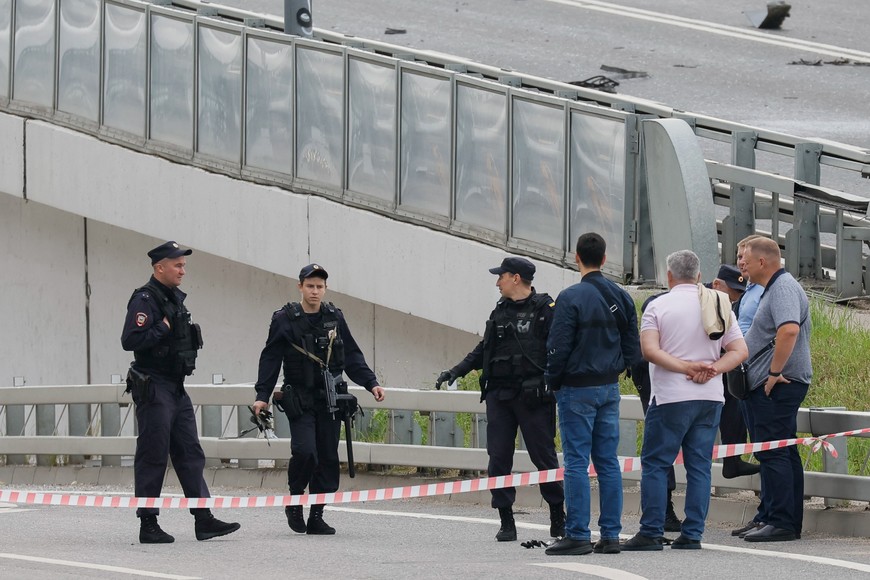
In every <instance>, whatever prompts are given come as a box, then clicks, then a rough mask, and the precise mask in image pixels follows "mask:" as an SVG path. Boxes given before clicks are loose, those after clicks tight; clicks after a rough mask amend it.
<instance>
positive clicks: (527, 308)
mask: <svg viewBox="0 0 870 580" xmlns="http://www.w3.org/2000/svg"><path fill="white" fill-rule="evenodd" d="M490 273H492V274H495V275H497V276H498V279H497V280H496V283H495V285H496V286H497V287H498V289H499V292H500V293H501V296H502V297H501V300H499V301H498V303H497V304H496V306H495V310H493V311H492V313H491V314H490V315H489V320H487V322H486V330H485V332H484V335H483V340H481V341H480V343H479V344H478V345H477V346H476V347H475V348H474V350H472V351H471V352H470V353H468V355H467V356H466V357H465V359H463V360H462V362H460V363H459V364H457V365H456V366H454V367H453V368H452V369H450V370H446V371H443V372H442V373H441V374H440V375H439V376H438V380H437V382H436V383H435V388H436V389H440V388H441V385H442V384H443V383H445V382H447V383H450V382H453V381H455V380H456V379H457V378H459V377H462V376H465V375H466V374H468V373H469V372H471V371H472V370H476V369H481V370H482V371H483V372H482V374H481V376H480V387H481V397H480V398H481V401H486V420H487V426H486V451H487V454H488V455H489V466H488V468H487V473H488V475H489V476H490V477H495V476H499V475H509V474H510V473H511V470H512V469H513V460H514V441H515V440H516V437H517V427H519V428H520V430H521V431H522V434H523V441H525V444H526V449H528V452H529V457H530V458H531V460H532V463H534V464H535V466H536V467H537V468H538V469H540V470H547V469H557V468H558V467H559V460H558V459H557V457H556V445H555V437H556V403H555V399H554V398H553V396H552V394H551V393H550V392H549V391H548V390H547V389H546V386H545V384H544V370H545V369H546V367H547V336H548V334H549V331H550V323H551V322H552V320H553V306H554V305H555V302H554V301H553V299H552V298H551V297H550V296H549V295H548V294H544V293H542V294H538V293H537V292H536V291H535V288H534V287H533V286H532V279H533V278H534V276H535V265H534V264H532V263H531V262H530V261H528V260H526V259H525V258H520V257H513V256H511V257H507V258H505V259H504V260H502V263H501V266H499V267H497V268H492V269H490ZM540 489H541V495H542V496H543V497H544V500H545V501H546V502H547V504H549V506H550V535H551V536H553V537H558V536H564V535H565V505H564V504H565V495H564V492H563V489H562V483H561V482H553V483H543V484H541V486H540ZM491 493H492V507H493V508H495V509H497V510H498V513H499V518H500V519H501V528H500V529H499V531H498V533H497V534H496V536H495V538H496V540H498V541H499V542H508V541H513V540H516V539H517V528H516V523H515V522H514V515H513V504H514V500H515V499H516V489H515V488H513V487H510V488H504V489H494V490H492V492H491Z"/></svg>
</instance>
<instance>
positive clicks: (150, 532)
mask: <svg viewBox="0 0 870 580" xmlns="http://www.w3.org/2000/svg"><path fill="white" fill-rule="evenodd" d="M174 541H175V538H173V537H172V536H170V535H169V534H167V533H166V532H164V531H163V530H161V529H160V525H159V524H158V523H157V516H154V515H149V516H139V543H140V544H171V543H172V542H174Z"/></svg>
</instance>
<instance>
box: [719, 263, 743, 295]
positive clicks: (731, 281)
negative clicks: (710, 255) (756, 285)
mask: <svg viewBox="0 0 870 580" xmlns="http://www.w3.org/2000/svg"><path fill="white" fill-rule="evenodd" d="M716 277H717V278H719V279H720V280H722V281H723V282H725V283H726V284H727V285H728V287H729V288H732V289H734V290H737V291H739V292H746V278H744V277H743V274H741V273H740V270H738V269H737V267H736V266H731V265H729V264H722V265H721V266H719V273H718V274H717V275H716Z"/></svg>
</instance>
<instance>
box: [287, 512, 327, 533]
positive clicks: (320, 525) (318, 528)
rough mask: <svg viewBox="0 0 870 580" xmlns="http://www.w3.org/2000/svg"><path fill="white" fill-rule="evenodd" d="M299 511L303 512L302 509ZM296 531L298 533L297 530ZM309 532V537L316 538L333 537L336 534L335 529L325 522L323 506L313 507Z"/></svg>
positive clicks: (310, 513)
mask: <svg viewBox="0 0 870 580" xmlns="http://www.w3.org/2000/svg"><path fill="white" fill-rule="evenodd" d="M299 509H300V510H301V509H302V508H301V507H300V508H299ZM291 527H292V526H291ZM294 531H296V530H295V528H294ZM307 531H308V534H309V535H316V536H331V535H333V534H334V533H335V528H333V527H332V526H330V525H329V524H327V523H326V522H324V521H323V506H322V505H313V506H311V511H310V512H309V514H308V526H307Z"/></svg>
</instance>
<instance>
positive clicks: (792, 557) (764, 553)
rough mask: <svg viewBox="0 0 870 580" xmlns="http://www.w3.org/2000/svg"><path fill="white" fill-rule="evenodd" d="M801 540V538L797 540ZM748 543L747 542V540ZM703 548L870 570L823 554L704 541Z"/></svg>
mask: <svg viewBox="0 0 870 580" xmlns="http://www.w3.org/2000/svg"><path fill="white" fill-rule="evenodd" d="M799 541H803V540H799ZM747 543H748V542H747ZM704 549H705V550H719V551H720V552H737V553H740V554H754V555H756V556H768V557H771V558H784V559H786V560H800V561H803V562H811V563H813V564H824V565H826V566H836V567H838V568H847V569H849V570H857V571H858V572H870V566H868V565H867V564H859V563H858V562H849V561H848V560H835V559H834V558H825V557H824V556H807V555H805V554H791V553H788V552H773V551H771V550H758V549H755V548H738V547H736V546H723V545H721V544H708V543H706V542H705V543H704Z"/></svg>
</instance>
